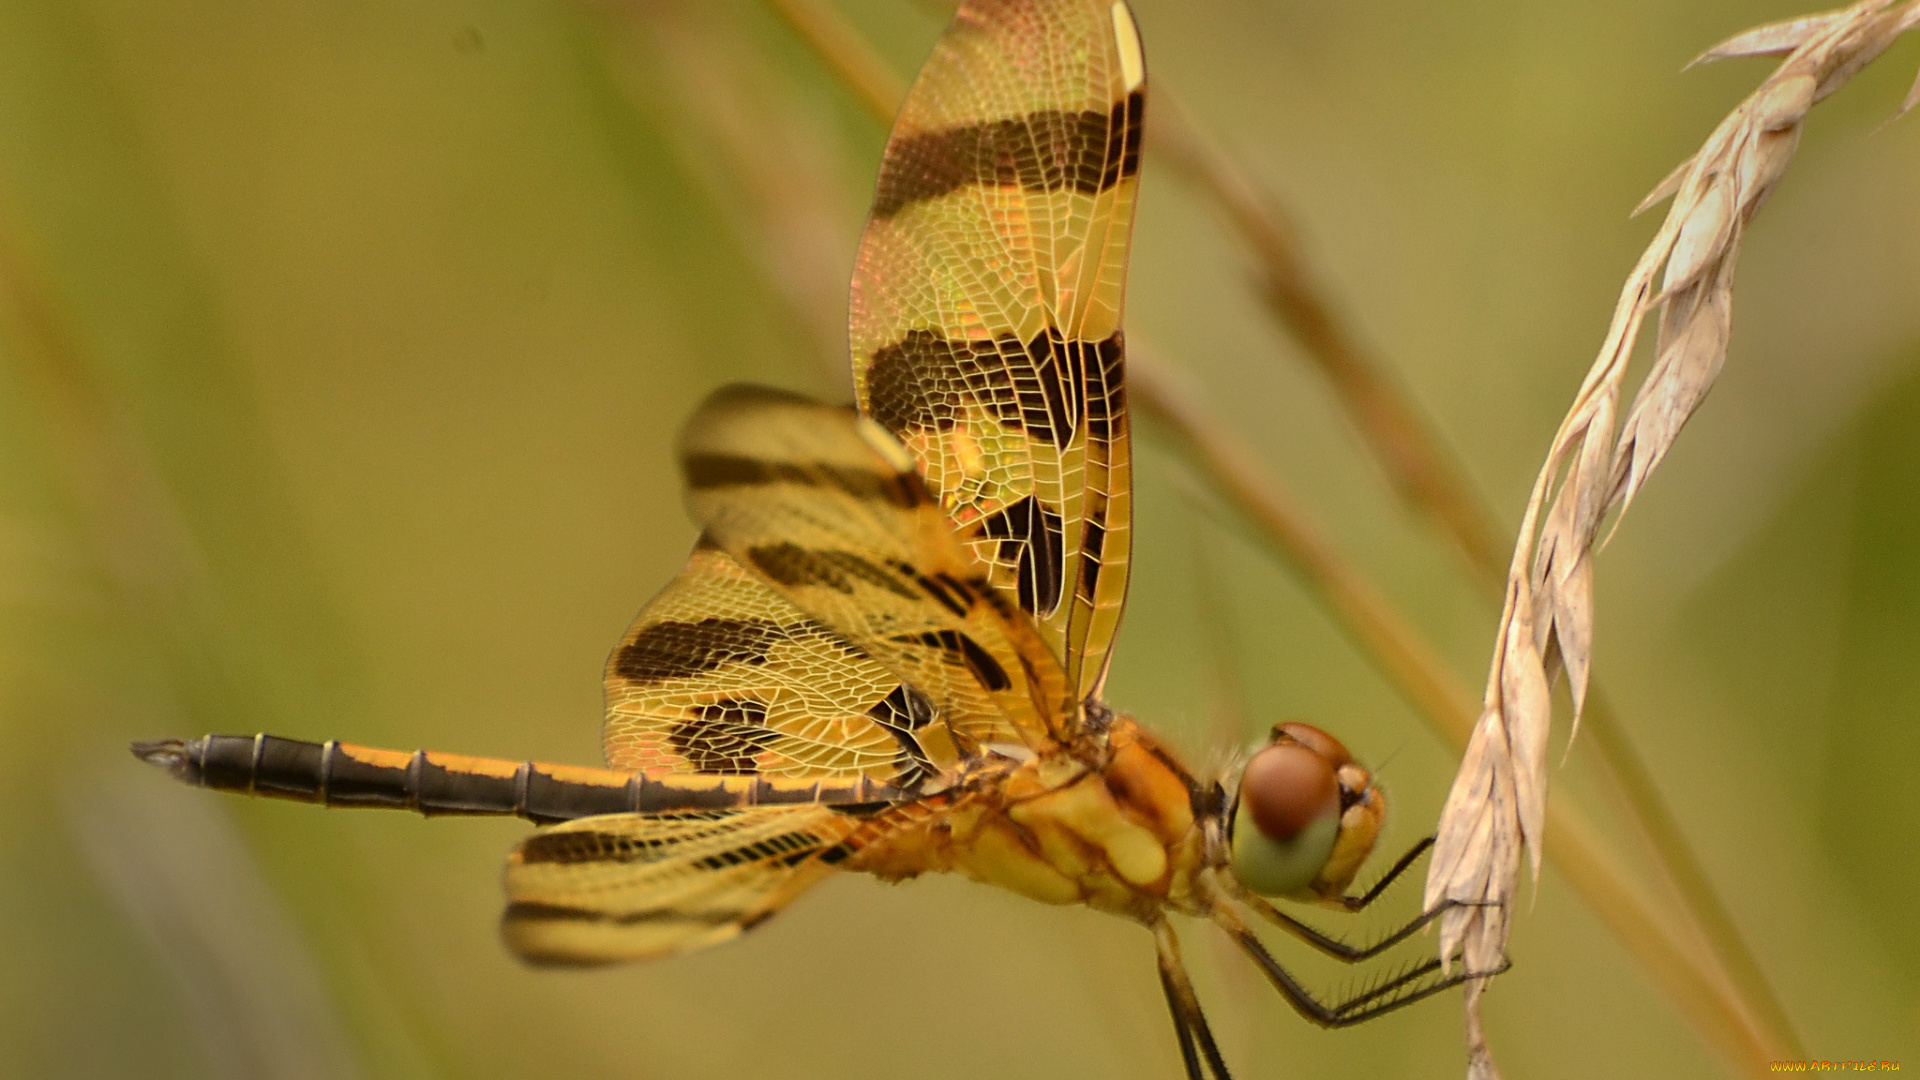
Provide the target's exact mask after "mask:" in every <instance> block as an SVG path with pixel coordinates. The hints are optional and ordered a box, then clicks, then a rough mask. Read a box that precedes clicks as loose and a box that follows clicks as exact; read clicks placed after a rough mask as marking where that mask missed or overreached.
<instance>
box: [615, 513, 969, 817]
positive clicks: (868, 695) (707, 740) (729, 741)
mask: <svg viewBox="0 0 1920 1080" xmlns="http://www.w3.org/2000/svg"><path fill="white" fill-rule="evenodd" d="M606 693H607V722H606V728H605V743H606V756H607V764H609V765H611V766H612V767H614V768H616V769H629V770H632V771H634V772H643V773H647V774H649V775H653V776H659V775H663V774H668V773H729V774H741V773H759V774H763V775H766V776H793V777H819V778H843V779H853V778H855V777H859V776H866V777H868V778H870V779H873V780H876V781H881V782H884V783H889V784H892V785H894V786H896V787H901V788H912V787H913V786H915V785H916V784H918V783H919V782H921V781H923V780H925V779H926V778H928V777H929V776H931V775H933V774H935V773H937V772H939V771H941V770H944V769H945V768H946V767H948V766H951V765H952V764H954V763H955V762H956V761H957V760H958V757H959V755H958V753H957V752H956V751H955V748H954V745H953V741H952V739H951V737H950V736H949V735H948V733H947V731H946V729H945V727H944V726H942V725H939V724H935V723H934V722H933V721H934V719H935V710H934V706H933V703H932V702H931V701H930V700H928V698H927V697H926V695H925V694H923V693H921V692H919V691H918V690H915V689H914V688H913V687H911V686H909V685H907V684H905V683H903V682H902V681H901V680H900V678H899V676H897V675H895V674H893V673H892V672H890V671H888V670H887V669H886V668H885V667H883V666H881V665H880V664H879V663H878V662H876V661H875V660H874V659H873V658H872V657H871V656H868V655H867V654H866V653H865V652H864V651H863V650H861V649H860V647H859V646H857V645H855V644H853V643H852V642H851V641H849V640H847V638H846V637H845V636H844V635H842V634H839V633H836V632H835V631H833V630H831V629H829V628H828V627H826V626H824V625H822V624H821V623H820V622H819V621H818V620H816V619H813V618H811V617H809V616H808V615H807V614H806V613H805V612H803V611H801V610H800V609H799V608H797V607H795V606H794V604H793V602H792V601H790V600H788V599H787V598H786V597H784V596H782V595H781V594H780V593H779V592H777V591H776V590H774V589H773V588H772V587H771V586H769V585H768V584H767V583H766V582H765V581H764V580H763V579H761V578H759V577H757V576H755V575H753V574H750V573H748V572H747V571H746V570H744V569H743V568H741V566H740V564H739V563H737V562H735V561H734V560H733V558H732V557H731V556H729V555H728V554H727V553H726V552H724V551H722V550H720V549H719V548H718V547H716V546H714V545H713V544H712V543H710V542H708V541H707V540H705V539H704V538H703V539H702V541H701V542H700V544H699V545H698V546H697V547H695V548H694V551H693V554H692V556H691V557H689V559H688V560H687V566H686V569H684V570H682V571H681V572H680V576H679V577H677V578H675V579H674V580H673V581H672V582H671V583H670V584H669V585H668V586H667V587H666V588H665V589H663V590H661V592H660V594H659V595H658V596H656V597H654V598H653V600H652V601H651V602H649V603H648V604H647V606H646V607H645V608H644V609H643V610H642V611H641V612H640V615H639V617H638V618H637V619H635V620H634V623H633V626H632V628H631V629H629V630H628V631H627V636H626V637H625V638H624V639H623V640H622V641H621V643H620V646H619V647H618V648H617V649H615V650H614V652H613V655H612V656H611V657H609V658H608V660H607V671H606Z"/></svg>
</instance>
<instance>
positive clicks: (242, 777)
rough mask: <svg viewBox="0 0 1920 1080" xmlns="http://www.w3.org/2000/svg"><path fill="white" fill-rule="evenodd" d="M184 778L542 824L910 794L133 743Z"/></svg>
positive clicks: (261, 738) (252, 739) (442, 759)
mask: <svg viewBox="0 0 1920 1080" xmlns="http://www.w3.org/2000/svg"><path fill="white" fill-rule="evenodd" d="M133 752H134V755H135V756H136V757H139V758H140V759H141V760H143V761H147V762H149V763H151V764H154V765H158V766H160V767H162V768H165V769H166V770H167V771H168V772H170V773H172V774H173V776H174V777H175V778H176V779H178V780H181V781H183V782H185V783H189V784H194V785H197V786H201V787H209V788H214V789H216V790H220V791H233V792H239V793H241V794H246V795H263V796H267V797H270V798H280V799H292V800H294V801H296V802H309V803H321V804H324V805H326V806H350V807H352V806H359V807H375V808H384V809H392V810H417V811H419V812H420V813H422V814H428V815H435V814H499V815H511V816H514V817H522V818H526V819H528V820H529V821H534V822H539V823H542V824H545V823H549V822H555V821H572V820H574V819H576V818H583V817H595V816H598V815H601V814H624V813H635V812H638V813H669V812H673V811H686V810H721V809H729V808H733V807H741V806H762V805H772V804H782V803H788V804H792V803H831V804H834V805H840V806H847V807H853V806H859V805H865V804H871V805H875V806H881V805H886V804H889V803H892V802H894V801H896V800H898V799H901V798H903V797H905V796H906V794H907V793H906V792H903V791H901V790H900V789H898V788H895V787H893V786H891V785H888V784H881V783H875V782H873V781H871V780H868V779H866V778H865V777H858V778H855V779H852V780H808V781H796V780H790V779H783V778H768V777H761V776H754V775H687V774H679V775H674V776H671V777H665V778H658V779H656V778H654V777H650V776H647V775H645V774H643V773H633V772H624V771H620V770H615V769H589V768H581V767H578V766H572V765H550V764H546V763H544V762H537V761H507V760H504V759H501V758H480V757H468V756H466V755H462V754H443V753H438V752H432V751H427V750H415V751H412V752H411V753H409V752H407V751H404V750H380V749H375V748H373V747H367V746H356V745H354V744H352V743H343V742H339V741H337V740H335V741H329V742H325V743H315V742H304V741H301V740H298V739H283V738H280V737H279V736H277V735H266V734H260V735H203V736H201V737H200V738H197V739H189V740H185V741H182V740H179V739H163V740H159V741H155V742H141V743H135V744H134V745H133Z"/></svg>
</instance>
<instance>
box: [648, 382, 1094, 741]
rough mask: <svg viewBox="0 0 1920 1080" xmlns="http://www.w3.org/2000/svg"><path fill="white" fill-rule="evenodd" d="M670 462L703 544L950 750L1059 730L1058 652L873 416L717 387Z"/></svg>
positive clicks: (1064, 717)
mask: <svg viewBox="0 0 1920 1080" xmlns="http://www.w3.org/2000/svg"><path fill="white" fill-rule="evenodd" d="M681 464H682V467H683V468H684V470H685V472H686V479H687V500H688V503H689V505H690V507H691V508H692V510H693V514H694V517H695V518H696V519H697V520H698V521H699V522H700V523H701V525H703V526H704V527H705V528H706V530H707V535H708V536H709V537H710V538H711V539H712V541H713V543H714V544H715V545H717V546H718V547H720V548H722V549H723V550H725V551H726V553H727V554H729V555H731V556H732V557H733V558H734V560H735V561H736V562H737V563H739V564H740V565H741V566H743V567H746V568H748V569H750V570H751V571H753V572H754V573H755V574H756V575H758V576H759V577H760V578H761V579H762V580H764V581H766V582H767V583H768V584H769V585H771V586H772V587H773V588H774V589H775V590H777V591H778V592H779V593H780V594H781V595H782V596H784V597H785V598H786V599H787V600H789V601H791V602H792V603H793V605H794V606H796V607H798V608H799V609H800V610H802V611H804V612H805V613H806V614H807V615H808V616H810V617H812V618H813V619H816V620H818V621H819V622H820V623H821V624H822V625H823V626H826V627H828V628H830V629H831V630H832V631H833V632H835V633H837V634H839V635H840V636H842V637H844V638H845V639H846V640H847V641H848V642H850V643H852V644H853V645H854V646H856V647H857V648H858V649H859V650H861V651H862V652H864V653H865V654H866V655H867V656H870V657H871V658H872V659H873V660H874V661H875V662H877V663H878V664H879V665H880V666H881V667H883V668H885V669H886V670H887V671H889V672H891V673H892V674H893V675H895V676H897V677H898V678H899V679H900V680H901V681H902V682H903V683H905V684H907V685H909V686H911V687H914V688H916V689H918V690H920V691H922V692H924V693H925V695H926V697H927V698H928V700H930V701H931V703H932V705H933V707H934V711H935V712H936V713H937V715H938V717H939V723H940V725H941V726H942V727H943V728H944V729H945V730H946V731H947V732H948V733H950V734H951V736H952V738H953V740H954V744H955V746H956V747H957V748H958V750H959V752H960V754H961V755H963V756H964V755H966V754H970V753H973V752H974V751H975V750H976V749H977V748H978V747H979V746H980V745H982V744H990V743H1007V742H1017V743H1024V744H1026V745H1028V746H1031V747H1034V748H1036V749H1044V748H1046V747H1048V746H1049V745H1050V744H1051V742H1052V741H1053V740H1054V738H1055V737H1056V736H1057V735H1058V734H1060V733H1061V732H1063V731H1064V730H1065V729H1066V727H1067V726H1068V725H1069V722H1070V721H1069V718H1070V717H1071V715H1072V713H1073V703H1072V699H1071V697H1070V695H1069V693H1068V690H1067V687H1066V681H1065V677H1064V675H1063V673H1062V672H1061V669H1060V665H1059V663H1058V661H1057V660H1055V658H1054V656H1053V654H1052V653H1050V652H1049V651H1048V649H1047V647H1046V644H1045V643H1044V642H1043V641H1042V640H1041V638H1040V635H1039V634H1038V632H1037V631H1036V630H1035V628H1034V626H1033V624H1032V622H1031V621H1030V620H1029V619H1027V618H1026V616H1025V615H1023V614H1022V613H1020V612H1019V611H1017V610H1015V609H1014V608H1013V607H1012V606H1011V605H1010V604H1009V603H1008V602H1007V601H1006V600H1005V598H1004V597H1002V596H1001V594H1000V593H999V592H998V591H997V590H996V589H995V588H994V587H993V586H992V584H991V583H989V581H988V580H987V578H986V576H985V573H984V569H983V567H981V565H980V564H979V563H978V562H977V561H976V560H975V559H974V558H973V556H972V555H970V554H969V553H968V552H967V551H966V549H965V548H963V547H962V546H961V545H960V543H959V542H958V541H957V540H956V539H955V537H954V535H953V533H952V526H951V525H950V523H949V522H948V520H947V517H946V515H945V514H944V513H942V511H941V509H940V507H939V505H938V504H937V503H935V502H934V501H933V499H932V496H931V494H930V493H929V492H928V491H927V489H926V486H925V484H924V483H923V482H922V481H921V478H920V476H919V474H918V473H917V471H916V469H915V462H914V460H913V458H912V457H911V456H910V455H909V454H908V453H907V452H906V451H905V450H904V449H903V448H902V447H901V446H900V444H899V443H898V442H897V441H895V440H894V438H893V437H892V436H891V435H888V434H887V433H886V432H885V431H883V430H881V429H880V427H879V426H878V425H876V424H874V423H873V422H872V421H870V420H867V419H864V418H862V417H859V416H857V415H855V414H854V413H853V412H852V411H851V410H848V409H839V408H833V407H830V406H825V405H820V404H817V403H814V402H811V401H807V400H806V399H804V398H799V397H795V396H793V395H790V394H785V393H782V392H780V391H775V390H766V389H760V388H754V387H731V388H728V389H725V390H722V391H720V392H719V393H716V394H715V395H714V396H713V397H711V398H709V399H708V401H707V403H706V404H705V405H703V406H702V407H701V409H700V411H699V412H698V413H696V414H695V416H694V418H693V419H692V420H691V421H689V422H688V424H687V428H686V432H685V434H684V435H683V436H682V439H681Z"/></svg>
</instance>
